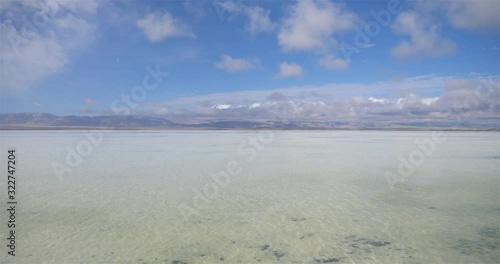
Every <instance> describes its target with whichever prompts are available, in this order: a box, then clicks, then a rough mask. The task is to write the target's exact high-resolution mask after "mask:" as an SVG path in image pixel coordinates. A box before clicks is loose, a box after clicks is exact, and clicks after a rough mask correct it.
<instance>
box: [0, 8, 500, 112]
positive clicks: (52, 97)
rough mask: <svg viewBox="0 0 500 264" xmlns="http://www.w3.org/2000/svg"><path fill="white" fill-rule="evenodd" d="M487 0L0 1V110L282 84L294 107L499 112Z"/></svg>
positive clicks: (100, 106) (243, 108) (269, 88)
mask: <svg viewBox="0 0 500 264" xmlns="http://www.w3.org/2000/svg"><path fill="white" fill-rule="evenodd" d="M499 10H500V6H499V1H488V0H482V1H462V0H460V1H410V2H408V1H395V0H391V1H313V0H307V1H223V0H217V1H92V0H88V1H61V0H43V1H1V2H0V14H1V29H0V30H1V42H0V44H1V46H0V51H1V53H0V56H1V57H0V63H1V64H0V66H1V72H0V74H1V75H0V77H1V79H0V88H1V91H0V103H1V108H0V110H1V113H15V112H44V113H52V114H57V115H104V114H138V115H143V114H144V115H163V116H166V117H169V118H172V119H182V118H189V117H191V118H194V117H196V118H220V119H222V118H226V119H231V118H251V117H259V118H261V119H265V118H266V114H269V112H268V110H269V109H271V108H273V107H274V108H276V107H278V105H279V104H277V102H278V101H279V100H277V99H276V98H280V97H279V96H278V97H277V95H282V96H285V97H286V98H287V100H288V102H287V104H286V107H287V109H288V110H287V111H289V113H290V118H299V119H338V118H340V117H346V116H350V117H352V118H372V117H376V118H384V117H387V116H398V117H399V118H401V119H411V118H416V117H418V118H427V119H439V118H442V119H445V118H449V117H450V115H453V114H457V112H460V113H462V115H463V116H467V117H470V118H492V117H493V118H498V114H499V111H500V106H499V103H498V99H499V98H498V95H499V83H498V80H499V70H500V66H499V50H498V49H499V40H500V39H499V37H500V35H499V29H500V21H499V17H500V16H499V14H498V13H499ZM374 14H378V15H374ZM387 15H389V16H387ZM37 19H38V20H37ZM349 51H351V52H352V51H356V52H354V53H352V54H351V55H350V56H346V54H348V53H349ZM146 67H151V68H156V67H159V68H160V69H161V71H164V72H168V77H165V78H163V79H162V81H161V82H160V83H159V85H158V87H157V88H155V89H153V90H149V91H147V93H146V94H145V96H144V98H141V100H140V101H136V102H134V103H136V104H134V107H129V108H130V109H129V111H127V112H126V113H125V112H124V111H120V110H119V106H123V105H124V103H123V102H122V101H120V102H119V103H115V104H113V102H115V101H116V100H121V98H123V97H122V96H123V95H130V94H131V93H132V92H133V91H134V87H136V86H140V85H141V83H142V80H143V78H144V76H145V75H147V74H148V71H147V70H146ZM478 86H482V87H483V88H482V89H481V92H480V93H478V92H477V90H478V89H477V87H478ZM471 98H472V99H474V103H472V104H471V103H469V104H467V103H464V102H466V101H468V100H469V101H470V99H471ZM280 107H283V104H281V105H280ZM122 109H123V108H122Z"/></svg>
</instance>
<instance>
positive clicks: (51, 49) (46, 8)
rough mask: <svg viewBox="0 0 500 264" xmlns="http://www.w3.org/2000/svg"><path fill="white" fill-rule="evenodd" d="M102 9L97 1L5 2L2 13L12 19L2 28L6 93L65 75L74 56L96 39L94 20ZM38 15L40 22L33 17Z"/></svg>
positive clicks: (0, 72)
mask: <svg viewBox="0 0 500 264" xmlns="http://www.w3.org/2000/svg"><path fill="white" fill-rule="evenodd" d="M98 6H99V4H98V2H97V1H50V0H47V1H12V2H10V1H9V2H3V3H2V9H1V10H0V13H1V15H2V16H4V15H5V17H8V18H6V19H4V20H2V23H1V24H0V43H2V45H0V61H1V63H0V79H1V80H2V93H19V92H21V91H26V90H29V89H30V88H31V87H33V86H34V85H35V84H36V83H38V82H40V81H41V80H43V79H44V78H46V77H48V76H50V75H54V74H56V73H58V72H60V71H62V70H63V69H64V68H65V66H66V65H67V64H68V63H69V57H70V56H71V55H72V54H73V53H75V52H76V51H78V50H81V49H82V48H85V47H86V46H87V45H88V44H90V43H91V42H92V41H93V40H94V39H95V36H96V35H97V30H96V28H97V27H96V25H95V22H93V20H92V18H93V16H94V13H95V12H96V9H97V8H98ZM35 12H36V13H37V14H39V16H38V18H37V21H36V22H35V21H33V20H30V19H32V18H33V16H32V15H29V14H33V13H35ZM23 17H24V18H27V19H28V21H26V20H25V19H21V18H23ZM43 18H46V20H43ZM28 22H29V23H28Z"/></svg>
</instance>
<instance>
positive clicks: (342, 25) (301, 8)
mask: <svg viewBox="0 0 500 264" xmlns="http://www.w3.org/2000/svg"><path fill="white" fill-rule="evenodd" d="M356 20H357V17H356V15H355V14H354V13H351V12H348V11H346V10H344V8H343V6H342V5H340V4H334V3H331V2H329V1H315V0H311V1H297V3H296V4H295V5H294V6H293V7H291V9H290V13H289V16H288V17H287V18H286V19H285V20H284V23H283V25H282V26H281V28H280V31H279V33H278V42H279V44H280V46H281V48H282V49H283V50H284V51H310V50H315V49H327V48H329V47H331V46H334V45H335V44H336V41H335V39H334V38H333V34H334V33H335V32H339V31H343V30H349V29H353V28H354V26H355V22H356Z"/></svg>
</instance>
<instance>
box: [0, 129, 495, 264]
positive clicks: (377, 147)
mask: <svg viewBox="0 0 500 264" xmlns="http://www.w3.org/2000/svg"><path fill="white" fill-rule="evenodd" d="M431 134H432V133H431V132H381V131H377V132H376V131H359V132H357V131H330V132H325V131H322V132H276V133H273V135H274V139H273V140H272V142H269V141H266V142H267V143H266V144H264V143H262V142H261V141H260V142H259V141H257V145H255V147H252V145H251V144H250V143H249V142H248V138H249V137H255V136H257V135H259V132H258V131H247V132H222V131H218V132H216V131H213V132H208V131H207V132H204V131H200V132H187V131H177V132H133V131H124V132H104V134H103V141H102V143H101V144H100V145H99V146H94V147H93V150H92V151H91V153H90V154H89V155H88V156H86V157H83V158H82V162H81V164H79V165H78V166H76V167H74V168H72V171H71V172H67V173H65V174H64V175H63V176H62V177H58V176H56V174H55V173H54V170H53V168H52V163H53V162H60V163H61V164H65V156H66V154H67V150H66V149H65V148H66V147H71V148H72V149H76V146H77V145H78V144H79V142H81V141H85V140H86V137H85V136H84V135H83V134H82V132H78V131H72V132H66V131H64V132H62V131H56V132H39V131H36V132H7V131H1V132H0V142H1V160H2V163H1V166H0V168H1V171H0V175H2V184H1V185H2V186H4V187H2V188H1V189H2V193H0V197H1V200H0V203H1V206H2V208H1V209H2V212H5V209H6V208H7V206H6V197H7V193H6V187H5V186H6V177H5V175H6V160H7V157H6V151H7V148H9V147H15V148H16V150H17V155H18V165H17V170H18V176H17V177H18V181H17V190H18V195H17V200H18V203H19V204H18V208H17V219H16V221H17V223H18V227H17V228H16V233H17V234H18V237H17V241H16V242H17V248H16V256H15V257H12V256H9V255H7V249H8V248H7V247H6V246H5V245H6V243H7V242H6V239H5V238H6V231H7V215H6V214H4V213H2V218H1V223H0V230H1V232H2V236H3V237H2V241H3V242H2V245H3V246H2V252H1V254H2V256H1V259H0V262H1V263H54V264H55V263H172V262H173V261H185V262H187V263H324V262H325V263H326V261H330V263H498V262H499V261H500V256H499V254H500V248H499V247H500V245H499V238H500V231H499V227H500V226H499V219H500V142H499V135H500V134H499V133H498V132H467V133H466V132H460V133H458V132H446V133H445V135H446V136H447V140H446V141H445V142H444V143H440V144H435V145H436V147H435V151H434V152H433V153H432V154H430V155H425V157H424V160H423V162H422V164H421V165H420V166H417V167H416V169H415V171H414V172H413V173H412V174H411V175H409V176H407V178H406V179H404V181H403V182H400V183H398V184H396V185H395V186H394V187H395V189H394V191H391V189H390V185H389V184H388V182H387V181H386V179H385V176H384V173H385V172H387V171H390V172H393V173H397V168H398V166H399V164H400V161H399V159H398V157H399V156H402V157H405V158H406V159H407V158H408V156H409V155H410V153H412V151H414V150H416V149H418V148H417V146H416V145H415V143H414V141H415V139H418V140H424V139H430V138H431ZM266 135H269V134H266ZM263 139H266V138H265V137H264V138H263ZM240 145H241V146H240ZM239 146H240V147H239ZM239 148H240V149H239ZM238 149H239V150H238ZM239 152H241V153H239ZM251 153H254V154H255V156H252V155H253V154H251ZM251 157H253V159H251ZM230 161H233V162H232V163H231V164H233V165H234V164H235V162H236V163H238V165H239V166H237V167H238V168H239V169H241V172H240V173H235V174H234V175H229V178H223V179H224V180H225V181H219V184H217V182H216V181H215V180H214V179H213V178H212V177H211V174H214V173H217V172H219V171H221V170H227V169H226V166H227V164H228V163H230ZM221 179H222V178H221ZM221 183H223V184H221ZM222 185H224V187H222ZM204 187H206V188H209V189H208V192H209V194H211V193H214V190H216V196H211V197H210V196H209V197H207V198H206V200H203V198H199V197H200V195H199V193H200V192H201V193H205V194H204V195H206V194H207V192H204V191H203V189H204ZM214 188H215V189H214ZM202 195H203V194H202ZM193 199H194V200H195V202H196V201H198V202H199V204H200V205H202V206H201V207H199V206H198V207H197V206H195V205H196V204H194V203H193ZM196 199H198V200H196ZM180 205H181V207H180V208H184V209H185V208H192V209H190V210H193V211H195V212H196V214H193V215H188V214H182V212H185V211H181V210H180V209H179V206H180Z"/></svg>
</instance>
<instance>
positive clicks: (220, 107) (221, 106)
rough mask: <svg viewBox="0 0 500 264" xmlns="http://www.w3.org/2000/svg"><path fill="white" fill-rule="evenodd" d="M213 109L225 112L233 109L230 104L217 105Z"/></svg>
mask: <svg viewBox="0 0 500 264" xmlns="http://www.w3.org/2000/svg"><path fill="white" fill-rule="evenodd" d="M212 108H213V109H218V110H224V109H229V108H231V105H230V104H217V105H213V106H212Z"/></svg>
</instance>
